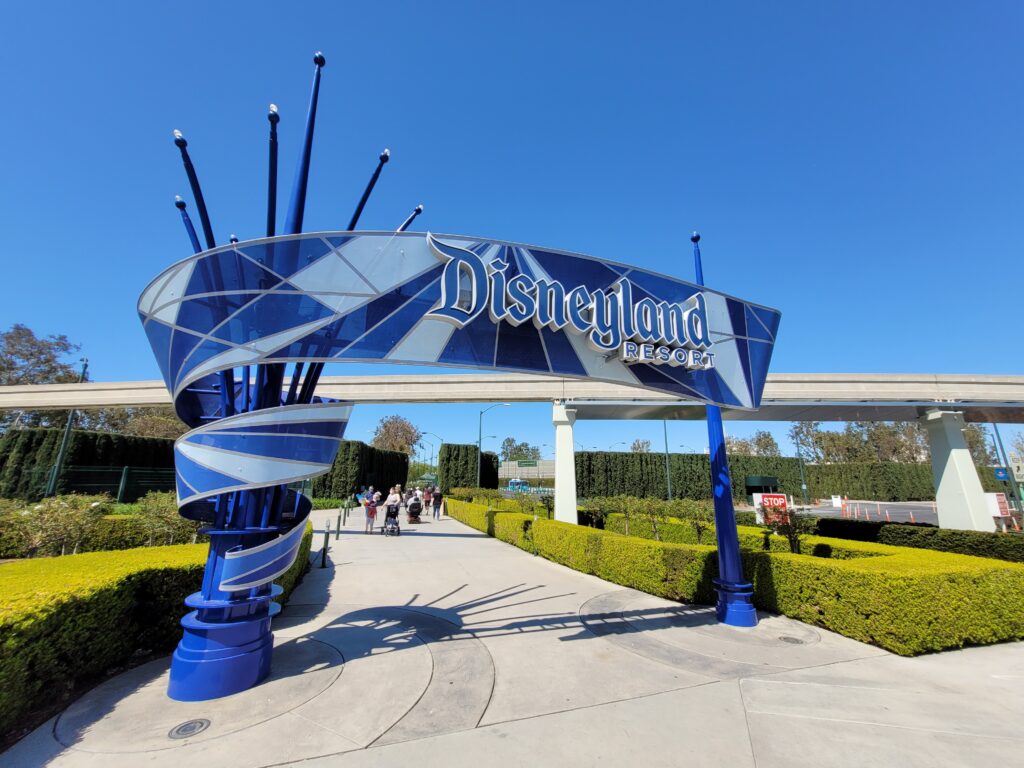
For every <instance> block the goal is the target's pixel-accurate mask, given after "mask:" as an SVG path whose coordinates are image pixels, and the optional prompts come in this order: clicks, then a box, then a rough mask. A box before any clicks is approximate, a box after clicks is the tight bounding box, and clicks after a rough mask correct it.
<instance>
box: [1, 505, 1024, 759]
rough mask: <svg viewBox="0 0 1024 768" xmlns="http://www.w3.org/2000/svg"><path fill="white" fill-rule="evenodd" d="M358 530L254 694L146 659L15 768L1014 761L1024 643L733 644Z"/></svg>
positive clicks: (475, 536)
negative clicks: (930, 648) (925, 652)
mask: <svg viewBox="0 0 1024 768" xmlns="http://www.w3.org/2000/svg"><path fill="white" fill-rule="evenodd" d="M328 518H330V519H331V521H332V522H333V519H334V516H333V514H331V513H317V518H316V520H315V522H316V523H317V524H318V527H319V528H320V530H321V531H322V529H323V524H324V522H325V521H326V520H327V519H328ZM362 528H363V521H362V518H361V517H359V518H358V519H354V520H352V519H350V521H349V524H348V526H347V527H346V528H344V529H343V530H342V534H341V537H340V539H339V540H338V541H335V540H334V537H333V535H332V538H331V546H332V549H331V551H330V558H329V567H328V568H326V569H322V570H321V569H319V568H317V567H316V565H318V561H317V563H316V564H315V565H314V570H312V571H311V572H310V574H309V575H308V576H307V577H306V579H305V581H304V582H303V584H302V586H301V587H300V588H299V589H298V590H297V592H296V593H295V595H294V596H293V598H292V602H291V604H290V605H289V606H288V608H287V609H286V610H285V612H284V613H283V614H282V616H281V617H280V618H279V619H277V620H275V623H274V632H275V636H276V640H277V649H276V651H275V661H274V672H273V675H272V677H271V679H270V680H268V681H267V682H266V683H264V684H263V685H261V686H259V687H257V688H256V689H253V690H250V691H247V692H245V693H243V694H239V695H237V696H232V697H229V698H227V699H221V700H218V701H210V702H201V703H191V704H186V703H181V702H174V701H170V700H169V699H167V698H166V696H165V693H164V691H165V689H166V677H167V662H166V661H157V662H153V663H151V664H148V665H145V666H142V667H139V668H137V669H134V670H131V671H129V672H126V673H125V674H123V675H121V676H119V677H117V678H114V679H113V680H110V681H108V682H107V683H105V684H103V685H101V686H99V687H98V688H96V689H94V690H93V691H92V692H90V693H89V694H87V695H86V696H84V697H83V698H82V699H80V700H79V701H77V702H76V703H75V704H73V705H72V706H71V707H69V708H68V709H67V710H66V711H65V712H64V713H63V714H62V715H60V716H59V717H57V718H54V719H53V720H51V721H50V722H49V723H47V724H45V725H44V726H42V727H40V728H39V729H38V730H36V731H35V732H33V733H32V734H30V735H29V736H27V737H26V738H25V739H23V740H22V741H21V742H20V743H19V744H17V745H15V746H14V747H13V748H12V749H11V750H9V751H8V752H7V753H5V754H4V755H2V756H0V764H2V765H4V766H10V767H13V766H38V765H44V764H46V765H53V766H69V767H71V766H103V768H121V767H122V766H125V767H127V766H132V767H133V768H134V767H135V766H173V768H182V766H197V765H213V766H218V768H220V767H222V766H223V767H224V768H232V767H233V766H245V767H246V768H248V767H250V766H271V765H282V764H290V763H297V762H300V761H301V762H302V763H303V765H304V766H310V767H312V766H317V767H319V766H342V767H348V766H353V767H354V766H402V768H407V766H445V767H447V768H459V767H461V766H474V767H478V766H487V768H497V767H498V766H529V768H542V767H543V766H593V765H608V766H621V765H642V766H644V768H654V767H655V766H690V765H694V766H701V765H708V766H730V768H732V767H740V766H754V765H756V766H759V767H760V768H772V767H774V766H779V767H780V768H781V767H782V766H786V767H787V768H792V767H793V766H815V767H816V768H817V767H818V766H857V767H858V768H862V767H863V766H928V768H936V767H937V766H967V765H972V766H977V765H1004V766H1010V765H1021V764H1022V762H1021V755H1022V754H1024V735H1022V732H1021V730H1020V728H1019V726H1018V724H1017V722H1016V721H1017V719H1018V718H1019V713H1020V712H1021V709H1022V704H1024V694H1022V693H1021V690H1022V683H1024V644H1020V643H1017V644H1007V645H1001V646H994V647H988V648H975V649H969V650H966V651H957V652H951V653H945V654H940V655H932V656H924V657H919V658H916V659H904V658H900V657H897V656H892V655H890V654H888V653H886V652H884V651H881V650H879V649H877V648H873V647H871V646H867V645H863V644H860V643H857V642H854V641H852V640H848V639H846V638H843V637H839V636H837V635H834V634H831V633H829V632H825V631H821V630H817V629H813V628H811V627H808V626H806V625H804V624H800V623H798V622H794V621H790V620H788V619H785V618H781V617H770V616H765V617H763V618H762V621H761V623H760V625H759V626H758V627H757V628H756V629H753V630H740V629H733V628H729V627H724V626H720V625H718V624H716V623H715V621H714V615H713V613H712V612H711V611H710V610H709V609H706V608H690V607H686V606H680V605H678V604H675V603H671V602H669V601H666V600H661V599H658V598H653V597H650V596H647V595H644V594H642V593H639V592H634V591H632V590H626V589H622V588H620V587H617V586H616V585H614V584H609V583H607V582H604V581H601V580H600V579H596V578H593V577H591V576H586V575H583V574H579V573H576V572H574V571H571V570H569V569H567V568H563V567H561V566H558V565H555V564H553V563H550V562H547V561H545V560H543V559H540V558H537V557H533V556H531V555H528V554H526V553H524V552H522V551H520V550H518V549H516V548H514V547H511V546H508V545H506V544H504V543H502V542H499V541H496V540H494V539H490V538H488V537H486V536H484V535H482V534H479V533H477V532H476V531H473V530H471V529H469V528H467V527H465V526H463V525H461V524H460V523H458V522H456V521H454V520H448V519H445V520H442V521H440V522H425V523H424V524H423V525H421V526H418V527H415V528H408V527H405V528H403V534H402V536H401V537H399V538H385V537H383V536H380V535H373V536H369V535H365V534H363V533H362ZM322 541H323V534H322V533H321V534H319V535H318V536H317V537H316V539H315V540H314V542H315V543H314V548H315V549H318V548H319V547H320V546H321V543H322Z"/></svg>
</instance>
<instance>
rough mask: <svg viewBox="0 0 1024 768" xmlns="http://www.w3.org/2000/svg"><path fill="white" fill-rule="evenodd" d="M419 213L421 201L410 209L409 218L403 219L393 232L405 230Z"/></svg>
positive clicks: (421, 209) (421, 210)
mask: <svg viewBox="0 0 1024 768" xmlns="http://www.w3.org/2000/svg"><path fill="white" fill-rule="evenodd" d="M421 213H423V203H420V204H419V205H417V206H416V207H415V208H413V209H412V213H410V214H409V218H407V219H406V220H405V221H403V222H402V226H400V227H399V228H398V229H396V230H395V232H405V230H407V229H408V228H409V225H410V224H412V222H413V220H414V219H415V218H416V217H417V216H419V215H420V214H421Z"/></svg>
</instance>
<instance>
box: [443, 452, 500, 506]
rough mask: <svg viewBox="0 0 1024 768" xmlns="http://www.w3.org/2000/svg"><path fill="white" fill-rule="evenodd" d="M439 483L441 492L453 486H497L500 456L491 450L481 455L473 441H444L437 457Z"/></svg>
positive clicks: (445, 492)
mask: <svg viewBox="0 0 1024 768" xmlns="http://www.w3.org/2000/svg"><path fill="white" fill-rule="evenodd" d="M478 455H480V482H479V484H478V483H477V456H478ZM437 484H438V485H439V486H441V492H442V493H444V494H447V493H449V492H450V491H451V490H452V489H453V488H476V487H477V486H478V485H479V487H480V488H497V487H498V456H497V454H495V453H492V452H490V451H484V452H483V454H482V455H481V454H480V452H479V450H478V449H477V447H476V445H475V444H472V443H443V444H442V445H441V450H440V452H439V453H438V457H437Z"/></svg>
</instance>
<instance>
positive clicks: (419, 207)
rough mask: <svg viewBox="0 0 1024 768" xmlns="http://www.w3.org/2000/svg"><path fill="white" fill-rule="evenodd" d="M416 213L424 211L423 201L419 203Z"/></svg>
mask: <svg viewBox="0 0 1024 768" xmlns="http://www.w3.org/2000/svg"><path fill="white" fill-rule="evenodd" d="M416 213H417V214H420V213H423V203H420V204H419V205H417V206H416Z"/></svg>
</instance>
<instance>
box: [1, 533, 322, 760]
mask: <svg viewBox="0 0 1024 768" xmlns="http://www.w3.org/2000/svg"><path fill="white" fill-rule="evenodd" d="M312 537H313V528H312V526H311V525H309V524H307V526H306V531H305V533H304V535H303V538H302V544H301V547H300V550H299V557H298V558H297V559H296V561H295V564H294V565H293V566H292V567H291V569H290V570H289V571H288V572H286V573H285V574H283V575H282V576H281V577H279V578H278V579H276V581H277V583H278V584H280V585H281V586H282V587H284V588H285V593H284V595H282V597H281V598H280V601H281V602H284V601H285V600H287V599H288V596H289V595H290V594H291V591H292V590H293V589H294V588H295V586H296V584H298V582H299V580H300V579H301V578H302V574H303V573H305V571H306V569H307V568H308V567H309V549H310V545H311V542H312ZM207 551H208V548H207V546H206V545H203V544H185V545H177V546H168V547H147V548H145V549H131V550H124V551H120V552H92V553H87V554H82V555H69V556H66V557H55V558H39V559H33V560H24V561H21V562H17V563H7V564H5V565H2V566H0V595H3V602H2V603H0V740H4V739H6V737H7V736H8V735H9V734H10V733H11V732H12V731H13V730H14V729H16V728H18V727H20V725H21V723H22V721H23V720H24V719H25V718H31V719H32V721H33V722H35V721H36V720H38V719H39V717H42V716H48V715H49V714H52V713H53V712H54V711H56V710H58V709H60V708H61V707H63V706H64V705H65V704H66V699H67V697H68V696H69V695H70V694H72V693H73V692H74V691H75V689H76V688H77V687H78V686H80V685H83V684H88V683H89V682H91V681H93V680H95V679H97V678H98V677H100V676H102V675H103V674H105V673H106V672H107V671H108V670H110V669H112V668H116V667H118V666H122V665H124V664H127V663H129V662H130V661H131V659H132V658H133V657H135V656H139V655H143V654H148V653H161V652H168V651H170V650H171V649H173V648H174V645H175V644H176V643H177V642H178V640H179V639H180V637H181V626H180V624H179V621H180V619H181V617H182V615H183V614H184V613H185V611H186V609H185V606H184V600H185V598H186V597H187V596H188V595H189V594H191V593H192V592H195V591H196V590H197V589H198V588H199V586H200V584H201V582H202V575H203V566H204V565H205V563H206V554H207ZM33 715H38V716H39V717H35V718H33Z"/></svg>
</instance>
